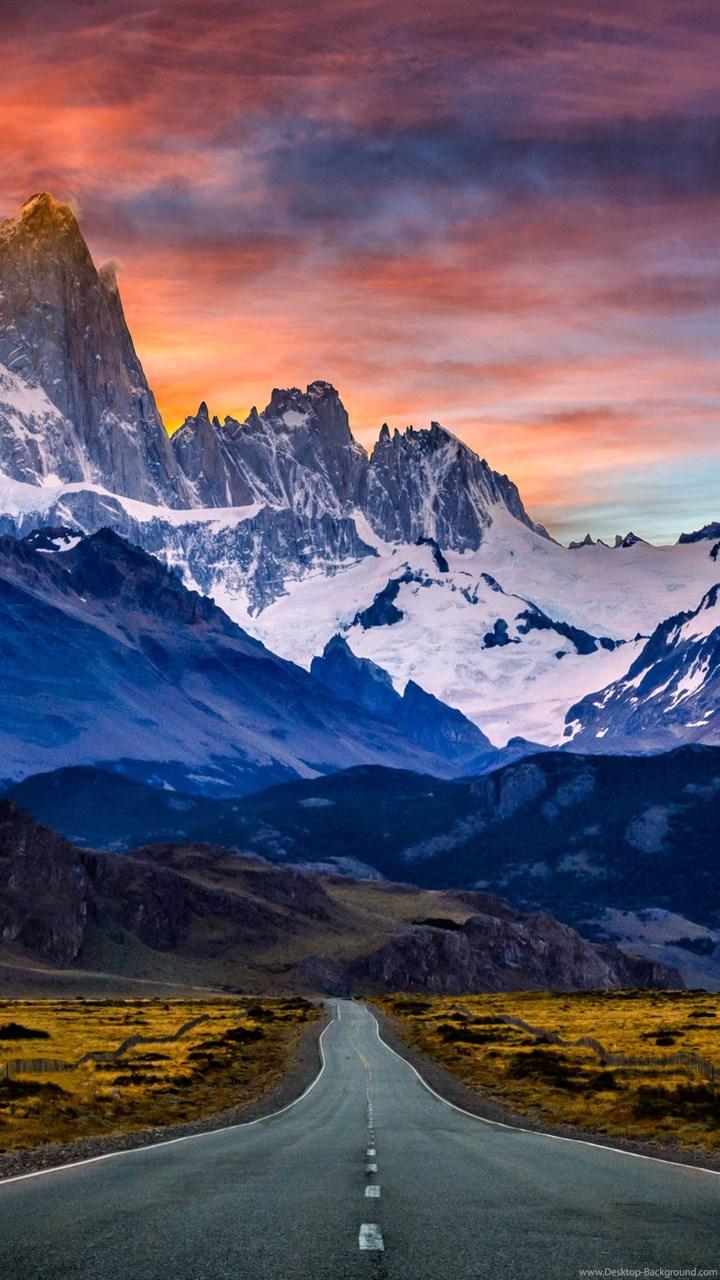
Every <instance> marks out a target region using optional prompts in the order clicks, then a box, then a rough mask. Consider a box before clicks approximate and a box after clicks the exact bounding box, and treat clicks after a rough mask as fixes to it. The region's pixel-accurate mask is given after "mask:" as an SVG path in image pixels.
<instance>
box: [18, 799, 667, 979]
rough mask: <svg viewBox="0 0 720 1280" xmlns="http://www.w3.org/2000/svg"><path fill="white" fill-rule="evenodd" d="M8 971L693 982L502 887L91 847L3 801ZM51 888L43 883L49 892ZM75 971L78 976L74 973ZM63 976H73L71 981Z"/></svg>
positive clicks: (222, 853)
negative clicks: (448, 885)
mask: <svg viewBox="0 0 720 1280" xmlns="http://www.w3.org/2000/svg"><path fill="white" fill-rule="evenodd" d="M0 884H2V886H3V888H2V890H1V891H0V948H1V949H2V950H1V952H0V975H2V977H3V980H4V982H5V985H6V987H7V985H8V983H9V982H13V981H14V982H15V984H16V987H17V986H19V987H22V983H23V977H22V973H23V970H25V971H26V973H27V978H28V980H30V979H32V981H33V982H34V983H35V984H37V982H38V981H42V977H41V973H40V972H39V971H40V969H42V970H43V971H44V972H45V973H46V975H47V981H48V983H49V984H52V982H53V966H57V967H58V968H61V967H62V968H68V967H70V970H71V974H70V977H69V978H68V979H67V980H68V981H69V980H71V978H72V972H75V973H76V974H77V975H78V977H77V980H78V981H80V982H82V974H83V972H84V971H86V970H91V971H92V972H94V973H95V974H97V972H98V971H101V972H104V973H105V974H106V975H107V974H110V975H112V974H114V975H115V976H116V978H117V981H118V982H119V983H120V984H121V983H122V981H123V980H126V981H127V980H134V979H137V980H142V979H148V980H161V979H162V978H163V977H164V978H165V979H166V980H168V979H169V980H171V981H175V982H178V983H180V984H182V983H183V982H186V983H188V984H190V983H195V984H197V983H199V982H203V983H205V984H209V985H225V986H229V987H231V988H232V989H238V988H239V989H245V990H256V991H258V990H262V991H280V990H303V991H324V992H335V993H347V992H359V991H367V990H372V991H385V990H395V989H397V988H398V987H402V988H404V989H413V990H429V991H438V992H457V991H489V990H505V989H518V988H522V987H532V986H538V985H542V986H547V987H550V988H554V989H559V990H565V989H571V988H598V987H602V988H610V987H619V986H624V985H627V984H631V985H633V986H660V985H674V984H678V983H679V978H678V975H677V974H675V973H673V972H672V971H670V970H667V969H664V968H663V967H662V966H660V965H654V966H653V965H649V964H648V963H647V962H645V961H643V960H636V961H632V960H628V959H627V957H625V956H623V955H622V953H620V952H619V951H618V950H617V949H616V948H614V947H612V946H603V947H597V946H595V945H593V944H592V943H590V942H587V941H585V940H584V939H583V938H581V937H580V936H579V935H578V934H577V933H576V932H574V931H573V930H572V929H570V928H568V927H567V926H565V925H560V924H558V922H557V921H556V920H553V919H552V918H550V917H548V916H546V915H534V916H526V915H522V914H521V913H519V912H516V911H513V910H512V909H511V908H509V907H508V906H507V905H506V904H505V903H503V902H501V901H500V900H499V899H496V898H494V897H492V895H489V894H464V895H453V894H451V893H427V892H426V893H422V892H419V891H418V890H414V889H412V888H409V887H407V886H401V885H392V884H385V883H375V884H373V883H367V882H366V883H360V882H357V881H352V880H346V879H341V878H338V877H332V876H327V875H320V874H317V873H311V872H307V871H298V870H294V869H291V868H286V867H283V868H281V867H276V866H271V865H269V864H268V863H266V862H264V861H263V860H259V859H255V858H250V857H248V856H238V855H237V854H232V853H229V852H228V851H227V850H225V849H222V848H217V847H212V846H208V845H159V846H157V845H156V846H150V847H146V848H142V849H138V850H135V851H134V852H132V853H131V854H126V855H115V854H102V853H94V852H91V851H87V850H85V851H82V850H79V849H77V848H76V847H74V846H73V845H71V844H69V843H68V842H67V841H65V840H64V839H62V838H61V837H59V836H56V835H55V834H54V833H53V832H52V831H50V830H48V829H47V828H44V827H42V826H40V825H38V824H36V823H35V822H33V821H32V820H31V819H30V818H29V817H28V816H27V815H26V814H25V813H24V811H23V810H22V809H20V808H19V807H18V806H16V805H15V804H13V803H12V802H9V801H0ZM38 885H41V886H43V889H42V891H41V892H38ZM66 976H67V975H66ZM57 980H58V981H60V980H61V975H58V979H57Z"/></svg>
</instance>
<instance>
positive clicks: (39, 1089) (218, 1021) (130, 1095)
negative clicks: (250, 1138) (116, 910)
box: [0, 997, 319, 1151]
mask: <svg viewBox="0 0 720 1280" xmlns="http://www.w3.org/2000/svg"><path fill="white" fill-rule="evenodd" d="M202 1014H204V1015H207V1019H208V1020H207V1021H205V1022H203V1023H201V1024H200V1025H199V1026H196V1027H194V1028H193V1029H192V1030H191V1031H189V1032H188V1033H187V1035H185V1036H183V1037H182V1039H180V1040H177V1041H175V1042H173V1043H169V1044H167V1043H166V1044H157V1045H155V1044H147V1045H144V1044H141V1045H137V1046H135V1047H134V1048H132V1049H131V1050H129V1051H128V1052H127V1053H126V1054H124V1055H123V1057H122V1058H120V1059H117V1060H115V1061H114V1062H111V1063H96V1062H89V1063H85V1064H83V1065H82V1066H80V1067H76V1068H75V1069H74V1070H71V1071H62V1072H55V1073H51V1074H47V1073H37V1074H33V1073H28V1074H26V1073H22V1074H19V1073H18V1074H15V1075H12V1076H11V1077H10V1078H9V1079H4V1078H2V1077H0V1151H14V1150H18V1149H21V1148H27V1147H35V1146H39V1145H41V1144H43V1143H47V1142H68V1141H70V1140H72V1139H74V1138H79V1137H88V1136H90V1135H107V1134H113V1133H121V1132H127V1131H129V1130H134V1129H144V1128H150V1127H156V1126H164V1125H169V1124H176V1123H179V1122H185V1121H190V1120H196V1119H199V1118H201V1117H203V1116H206V1115H210V1114H212V1113H213V1112H217V1111H223V1110H225V1109H226V1108H229V1107H237V1106H242V1105H245V1104H247V1103H249V1102H253V1101H254V1100H255V1099H257V1098H259V1097H261V1096H262V1095H263V1094H264V1093H266V1092H267V1091H268V1090H269V1089H271V1088H272V1087H273V1085H275V1084H276V1083H277V1081H278V1080H279V1078H280V1077H281V1076H282V1074H283V1072H284V1070H285V1068H286V1066H287V1063H288V1060H289V1058H290V1057H291V1056H292V1053H293V1050H294V1048H295V1045H296V1043H297V1040H298V1037H299V1035H300V1033H301V1032H302V1030H303V1029H304V1027H305V1026H306V1025H307V1023H308V1022H309V1021H310V1020H312V1019H315V1018H317V1017H318V1016H319V1010H318V1009H317V1007H316V1006H315V1005H313V1004H311V1003H310V1002H309V1001H306V1000H303V999H302V998H294V999H282V998H278V999H262V1000H258V999H256V998H253V997H248V998H237V997H229V998H227V999H222V998H219V999H218V998H216V999H208V1000H175V999H169V1000H154V999H138V1000H133V999H127V1000H118V999H115V1000H111V999H108V1000H95V999H93V1000H81V999H63V1000H1V1001H0V1065H1V1064H2V1063H4V1062H7V1061H9V1060H13V1059H18V1058H22V1059H36V1058H43V1059H58V1060H63V1061H70V1062H75V1061H77V1059H78V1058H80V1057H81V1056H82V1055H83V1054H84V1053H86V1052H89V1051H98V1050H99V1051H107V1050H114V1049H116V1048H117V1047H118V1046H119V1045H120V1043H121V1042H122V1041H123V1040H125V1039H126V1038H127V1037H128V1036H132V1035H135V1034H140V1035H143V1036H153V1037H155V1036H157V1037H158V1038H161V1037H164V1036H167V1035H172V1034H174V1033H175V1032H176V1031H177V1030H178V1029H179V1028H180V1027H181V1026H182V1024H183V1023H185V1022H189V1021H190V1020H191V1019H193V1018H196V1017H198V1016H200V1015H202ZM12 1023H15V1024H17V1025H18V1026H19V1027H20V1028H22V1029H24V1030H26V1031H30V1030H34V1031H36V1032H44V1033H45V1034H46V1036H47V1038H42V1039H40V1038H35V1037H30V1036H23V1033H22V1031H20V1032H15V1033H14V1034H13V1033H12V1032H7V1031H5V1033H4V1034H3V1028H7V1026H8V1024H12Z"/></svg>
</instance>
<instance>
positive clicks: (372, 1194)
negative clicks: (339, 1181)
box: [365, 1182, 380, 1200]
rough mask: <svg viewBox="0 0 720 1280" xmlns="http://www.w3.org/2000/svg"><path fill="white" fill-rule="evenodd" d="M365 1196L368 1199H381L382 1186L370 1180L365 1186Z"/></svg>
mask: <svg viewBox="0 0 720 1280" xmlns="http://www.w3.org/2000/svg"><path fill="white" fill-rule="evenodd" d="M365 1198H366V1199H367V1200H379V1199H380V1188H379V1186H378V1184H377V1182H369V1183H368V1185H367V1186H366V1188H365Z"/></svg>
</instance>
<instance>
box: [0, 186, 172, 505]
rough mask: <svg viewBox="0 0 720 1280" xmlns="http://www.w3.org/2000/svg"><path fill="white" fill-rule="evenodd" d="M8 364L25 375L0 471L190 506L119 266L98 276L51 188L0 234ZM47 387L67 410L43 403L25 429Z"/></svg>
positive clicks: (5, 416) (14, 400) (3, 356)
mask: <svg viewBox="0 0 720 1280" xmlns="http://www.w3.org/2000/svg"><path fill="white" fill-rule="evenodd" d="M0 365H2V366H4V368H5V369H7V370H8V371H9V374H10V375H12V377H14V378H15V379H17V380H18V385H17V386H13V387H11V388H10V397H11V403H10V404H9V405H8V406H7V407H3V406H2V405H0V472H3V473H4V474H6V475H7V476H9V477H10V478H11V479H16V480H22V481H24V482H26V483H27V482H30V483H35V484H44V483H47V482H49V481H52V480H53V479H54V480H55V482H57V481H58V480H59V481H61V482H75V481H80V480H82V481H90V482H92V483H95V484H100V485H103V486H104V487H105V488H107V489H109V490H110V491H111V492H114V493H119V494H122V495H124V496H127V497H130V498H139V499H141V500H143V501H146V502H156V503H157V502H159V503H163V504H169V505H172V506H182V505H184V504H186V502H187V498H188V490H187V486H186V483H185V480H184V477H183V476H182V475H181V474H180V473H179V471H178V468H177V465H176V462H175V459H174V456H173V453H172V450H171V449H170V444H169V440H168V436H167V432H166V431H165V428H164V426H163V424H162V421H161V420H160V416H159V414H158V411H157V406H156V404H155V399H154V397H153V394H152V392H151V390H150V388H149V386H148V383H147V380H146V378H145V374H144V372H143V369H142V366H141V364H140V361H139V360H138V357H137V354H136V352H135V348H134V346H133V342H132V339H131V337H130V333H129V331H128V328H127V324H126V322H125V316H124V313H123V308H122V303H121V300H120V294H119V292H118V290H117V286H116V283H115V280H114V270H113V268H112V266H111V267H110V269H109V270H108V268H107V267H106V268H105V269H104V270H103V271H102V272H99V271H98V270H97V269H96V267H95V264H94V262H93V259H92V256H91V254H90V251H89V249H88V247H87V245H86V243H85V240H84V238H83V235H82V232H81V230H80V227H79V225H78V222H77V219H76V218H75V215H74V213H73V211H72V209H70V207H69V206H68V205H65V204H63V203H61V202H60V201H58V200H55V199H54V198H53V197H52V196H51V195H49V194H48V193H47V192H42V193H40V194H39V195H36V196H33V197H32V198H31V199H30V200H29V201H27V202H26V203H25V205H23V207H22V209H21V210H20V212H19V214H18V216H17V217H16V218H14V219H9V220H8V221H7V222H5V223H4V224H3V226H2V228H0ZM38 391H42V392H43V393H44V395H45V397H47V401H48V402H49V406H50V407H54V409H55V410H57V414H56V415H53V414H52V412H49V410H48V408H47V407H45V406H43V409H42V413H41V414H40V415H38V413H37V412H36V411H35V410H33V411H32V413H27V414H25V415H24V417H23V419H22V420H21V422H20V424H18V420H17V419H18V413H17V409H18V407H19V409H20V411H21V412H23V410H24V407H25V406H27V405H28V404H30V405H33V404H34V403H35V402H36V401H37V398H38V397H37V395H36V394H34V393H37V392H38ZM19 428H20V429H19Z"/></svg>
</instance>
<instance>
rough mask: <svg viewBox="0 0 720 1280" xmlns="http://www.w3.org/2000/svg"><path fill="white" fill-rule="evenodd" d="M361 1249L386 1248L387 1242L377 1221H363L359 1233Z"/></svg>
mask: <svg viewBox="0 0 720 1280" xmlns="http://www.w3.org/2000/svg"><path fill="white" fill-rule="evenodd" d="M358 1248H359V1249H384V1248H385V1243H384V1241H383V1238H382V1232H381V1230H380V1227H379V1226H378V1224H377V1222H363V1223H361V1224H360V1231H359V1233H358Z"/></svg>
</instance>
